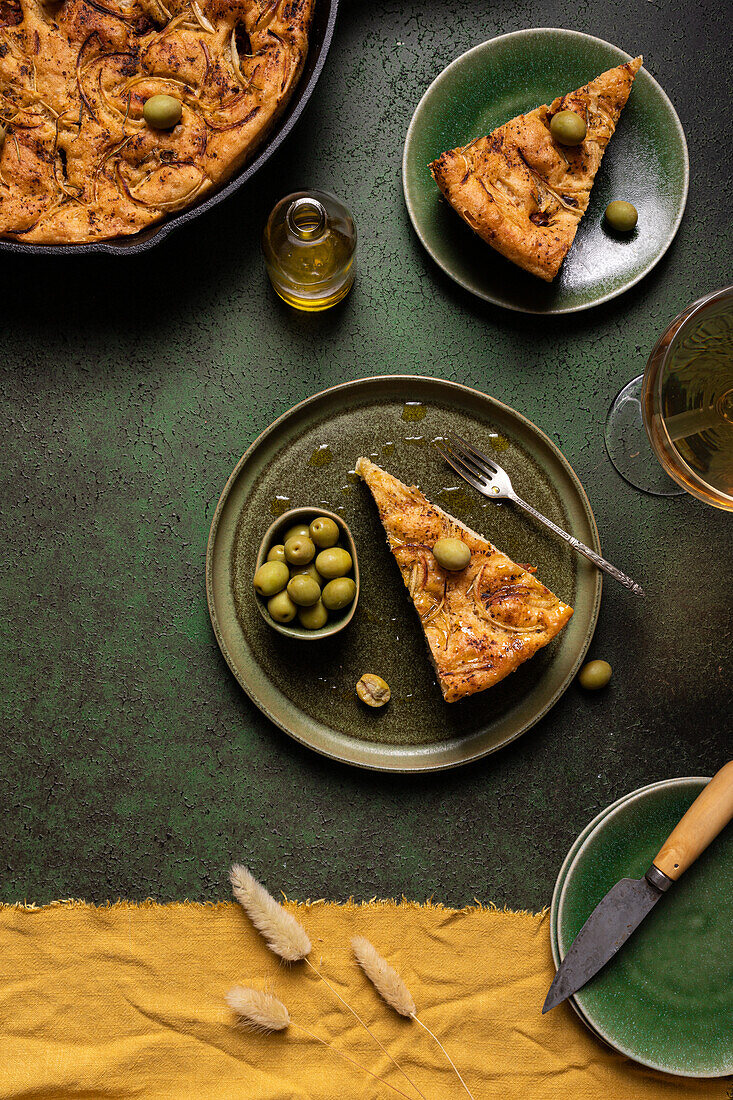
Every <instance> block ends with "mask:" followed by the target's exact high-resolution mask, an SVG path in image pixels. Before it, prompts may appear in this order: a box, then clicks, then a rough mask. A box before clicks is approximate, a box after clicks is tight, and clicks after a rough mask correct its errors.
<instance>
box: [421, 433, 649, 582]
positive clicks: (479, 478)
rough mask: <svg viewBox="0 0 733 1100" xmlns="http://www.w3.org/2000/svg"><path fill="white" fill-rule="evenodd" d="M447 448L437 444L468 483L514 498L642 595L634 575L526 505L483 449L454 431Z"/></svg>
mask: <svg viewBox="0 0 733 1100" xmlns="http://www.w3.org/2000/svg"><path fill="white" fill-rule="evenodd" d="M445 447H446V448H447V451H446V449H445V448H444V447H441V446H440V444H439V443H436V444H435V448H436V450H437V451H439V452H440V454H441V455H442V456H443V458H444V459H445V460H446V462H447V463H448V464H449V465H450V466H452V467H453V469H454V470H455V471H456V473H457V474H460V475H461V477H462V478H463V479H464V480H465V481H467V482H468V484H469V485H473V487H474V489H478V491H479V492H480V493H483V495H484V496H485V497H488V498H489V500H513V501H514V503H515V504H518V505H519V507H520V508H524V510H525V512H529V514H530V515H531V516H534V518H535V519H538V520H539V521H540V523H544V525H545V527H549V528H550V530H551V531H554V532H555V534H556V535H559V536H560V538H561V539H564V540H565V542H567V543H569V544H570V546H572V547H573V549H574V550H577V551H578V553H579V554H583V555H585V557H586V558H588V559H589V560H590V561H592V562H593V564H594V565H597V566H598V568H599V569H602V570H603V571H604V573H608V574H609V576H611V577H614V578H615V580H617V581H619V582H620V583H621V584H622V585H623V586H624V588H628V589H629V591H630V592H633V593H634V594H635V595H637V596H643V595H644V590H643V588H642V587H641V585H638V584H637V583H636V582H635V581H632V579H631V577H627V576H626V574H625V573H622V572H621V570H620V569H617V568H616V566H615V565H611V563H610V562H608V561H606V559H605V558H602V557H601V555H600V554H596V552H595V550H591V548H590V547H589V546H586V545H585V544H584V543H582V542H580V540H579V539H576V538H575V537H574V536H573V535H569V534H568V532H567V531H563V529H562V527H558V525H557V524H556V523H553V522H552V520H551V519H548V518H547V516H543V515H542V513H541V512H538V511H537V509H536V508H533V507H532V505H531V504H527V501H526V500H522V498H521V497H520V496H518V495H517V494H516V493H515V492H514V489H513V487H512V483H511V479H510V477H509V474H508V473H507V472H506V470H504V469H502V467H501V466H499V465H498V464H497V463H496V462H494V461H493V459H491V458H489V456H488V455H485V454H484V453H483V451H479V450H478V449H477V448H476V447H474V446H472V445H471V444H470V443H468V442H467V440H465V439H463V438H462V437H461V436H460V435H456V433H455V432H451V434H450V436H449V437H448V438H447V439H446V440H445Z"/></svg>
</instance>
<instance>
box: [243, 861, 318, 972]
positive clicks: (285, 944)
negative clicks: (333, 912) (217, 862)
mask: <svg viewBox="0 0 733 1100" xmlns="http://www.w3.org/2000/svg"><path fill="white" fill-rule="evenodd" d="M229 881H230V882H231V884H232V891H233V892H234V897H235V898H236V899H237V901H238V902H239V904H240V905H241V906H242V908H243V909H244V910H245V912H246V913H247V916H248V917H249V919H250V920H251V921H252V924H253V925H254V926H255V928H256V929H257V931H258V932H260V933H261V934H262V936H264V939H265V942H266V943H267V946H268V947H269V948H270V950H271V951H274V952H275V954H276V955H279V956H280V958H281V959H285V961H286V962H297V961H298V960H299V959H304V958H305V957H306V955H308V954H309V953H310V950H311V941H310V940H309V939H308V933H307V932H306V930H305V928H303V925H302V924H300V923H299V922H298V921H297V920H296V919H295V917H294V916H292V915H291V914H290V913H288V911H287V910H286V909H283V907H282V905H279V904H278V902H276V901H275V899H274V897H273V896H272V894H268V892H267V890H266V889H265V888H264V886H261V885H260V883H259V882H258V881H257V879H256V878H255V877H254V875H251V874H250V872H249V871H248V870H247V868H246V867H243V866H242V865H241V864H240V863H235V864H233V866H232V869H231V871H230V872H229Z"/></svg>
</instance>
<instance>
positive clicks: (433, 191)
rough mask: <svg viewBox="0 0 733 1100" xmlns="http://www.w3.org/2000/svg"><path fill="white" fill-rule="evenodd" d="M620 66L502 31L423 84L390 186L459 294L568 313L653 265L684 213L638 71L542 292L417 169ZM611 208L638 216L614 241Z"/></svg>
mask: <svg viewBox="0 0 733 1100" xmlns="http://www.w3.org/2000/svg"><path fill="white" fill-rule="evenodd" d="M631 56H636V55H630V54H627V53H624V52H623V50H620V49H618V47H616V46H613V45H611V44H610V43H609V42H604V41H603V40H602V39H600V38H594V37H593V36H592V35H588V34H582V33H581V32H579V31H573V30H565V29H562V28H553V27H543V28H536V29H531V30H522V31H514V32H513V33H511V34H505V35H501V36H500V37H499V38H492V39H491V40H490V41H488V42H483V43H481V44H480V45H478V46H475V47H474V48H473V49H471V50H468V52H467V53H464V54H463V55H462V56H461V57H458V58H456V60H455V61H453V62H452V63H451V64H450V65H448V67H447V68H446V69H444V70H443V72H442V73H440V75H439V76H438V77H437V78H436V79H435V80H434V81H433V83H432V84H431V85H430V87H429V88H428V90H427V91H426V92H425V94H424V96H423V97H422V99H421V100H420V103H419V104H418V106H417V109H416V110H415V113H414V115H413V118H412V122H411V123H410V126H409V129H408V131H407V138H406V141H405V149H404V155H403V160H402V183H403V188H404V193H405V201H406V203H407V210H408V213H409V215H410V220H411V221H412V224H413V226H414V228H415V231H416V233H417V235H418V237H419V239H420V241H421V242H422V244H423V245H424V247H425V248H426V250H427V251H428V253H429V254H430V255H431V256H432V258H433V259H434V260H435V262H436V263H437V264H438V265H439V266H440V267H441V268H442V269H443V271H444V272H445V273H446V274H447V275H449V276H450V277H451V278H452V279H453V280H455V282H457V283H458V284H459V285H460V286H462V287H464V288H465V289H466V290H470V291H471V292H472V293H473V294H476V295H478V297H479V298H483V299H485V300H486V301H488V302H493V303H494V304H495V305H499V306H503V307H505V308H507V309H513V310H518V311H520V312H524V313H573V312H576V311H577V310H582V309H589V308H590V307H591V306H595V305H599V304H600V303H601V302H605V301H607V300H608V299H610V298H614V297H616V296H617V295H618V294H622V293H623V292H624V291H626V290H628V289H629V288H630V287H632V286H634V285H635V283H637V282H638V281H639V280H640V279H641V278H643V277H644V275H646V274H647V273H648V272H649V271H651V269H652V268H653V267H654V265H655V264H656V263H658V261H659V260H660V259H661V258H662V256H663V255H664V253H665V252H666V251H667V249H668V248H669V246H670V244H671V243H672V241H673V239H674V236H675V234H676V232H677V229H678V228H679V225H680V222H681V220H682V215H683V213H684V209H685V203H686V202H687V190H688V182H689V161H688V154H687V143H686V141H685V135H684V131H683V129H682V124H681V123H680V120H679V118H678V117H677V113H676V111H675V109H674V107H673V106H672V104H671V102H670V100H669V99H668V97H667V95H666V94H665V92H664V91H663V90H662V88H661V87H660V86H659V84H658V83H657V82H656V80H654V78H653V77H652V76H651V75H650V73H649V72H648V71H647V69H646V67H642V68H641V69H640V70H639V72H638V73H637V75H636V79H635V80H634V84H633V87H632V90H631V95H630V96H629V101H628V103H627V104H626V106H625V107H624V110H623V112H622V114H621V118H620V120H619V124H618V126H617V128H616V132H615V133H614V135H613V137H612V138H611V141H610V142H609V144H608V148H607V150H606V152H605V155H604V157H603V161H602V163H601V166H600V168H599V170H598V174H597V176H596V179H595V183H594V186H593V190H592V192H591V198H590V203H589V206H588V209H587V211H586V213H585V215H584V216H583V218H582V220H581V222H580V226H579V228H578V232H577V235H576V238H575V241H574V242H573V246H572V248H571V249H570V252H569V253H568V256H567V257H566V259H565V261H564V263H563V265H562V267H561V268H560V272H559V274H558V275H557V277H556V278H555V280H554V282H552V283H545V282H543V281H542V280H541V279H538V278H536V277H535V276H533V275H530V274H529V273H528V272H526V271H523V270H522V269H521V268H519V267H517V266H516V265H515V264H513V263H511V262H510V261H509V260H506V259H504V257H503V256H500V255H499V253H498V252H496V251H495V250H494V249H492V248H491V247H490V246H489V245H488V244H486V243H485V242H484V241H482V240H481V239H480V238H479V237H478V236H477V235H476V234H475V233H474V232H472V230H471V229H470V228H469V227H468V226H467V225H466V224H465V223H464V222H463V221H462V219H461V218H460V217H459V216H458V214H456V212H455V211H454V210H453V209H451V207H450V205H449V204H448V203H447V202H446V201H445V199H444V198H443V197H442V195H441V193H440V191H439V189H438V186H437V184H436V183H435V181H434V180H433V178H432V176H431V174H430V170H429V168H428V164H429V163H430V162H431V161H433V160H435V159H436V157H438V156H439V155H440V154H441V153H442V152H444V151H445V150H447V149H452V148H455V147H456V146H458V145H465V144H467V143H468V142H469V141H471V140H472V139H473V138H475V137H479V136H480V135H483V134H488V133H491V131H492V130H494V129H496V127H497V126H500V125H502V124H503V123H505V122H507V121H508V120H509V119H511V118H514V117H515V116H516V115H518V114H520V113H522V112H526V111H529V110H532V109H533V108H535V107H538V106H539V105H540V104H542V103H551V102H552V100H553V99H554V98H555V97H556V96H558V95H564V94H566V93H568V92H571V91H573V90H574V89H575V88H578V87H581V86H582V85H583V84H586V83H587V82H588V81H589V80H592V79H593V78H594V77H596V76H598V75H599V74H600V73H602V72H604V71H605V70H606V69H610V68H613V67H614V66H616V65H619V64H623V63H624V62H625V61H628V60H630V58H631ZM650 62H651V63H652V65H653V58H651V59H650ZM613 199H625V200H626V201H628V202H631V203H633V205H634V206H635V207H636V208H637V210H638V211H639V223H638V226H637V228H636V229H635V230H634V232H633V233H631V234H628V235H621V234H614V233H613V232H612V231H609V230H608V229H607V228H606V227H605V226H604V222H603V212H604V210H605V208H606V206H607V205H608V203H609V202H611V201H612V200H613Z"/></svg>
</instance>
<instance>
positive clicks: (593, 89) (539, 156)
mask: <svg viewBox="0 0 733 1100" xmlns="http://www.w3.org/2000/svg"><path fill="white" fill-rule="evenodd" d="M641 62H642V59H641V57H637V58H635V60H634V61H627V62H626V64H625V65H619V66H618V67H617V68H615V69H609V70H608V72H605V73H602V74H601V75H600V76H597V77H596V79H595V80H591V82H590V84H586V85H584V87H582V88H578V89H577V91H575V92H570V93H569V95H566V96H562V97H561V98H559V99H556V100H555V101H554V103H552V104H551V106H549V107H548V106H546V105H543V106H542V107H537V108H535V110H534V111H530V112H529V114H526V115H518V116H517V117H516V118H513V119H511V121H510V122H506V123H505V124H504V125H503V126H500V127H499V128H498V129H497V130H494V132H493V133H492V134H489V136H488V137H479V138H476V139H475V141H472V142H470V143H469V144H468V145H464V146H463V147H462V148H460V149H451V151H450V152H448V153H443V154H442V155H441V156H439V157H438V159H437V160H436V161H433V163H432V164H431V165H430V171H431V172H432V173H433V178H434V179H435V182H436V183H437V185H438V187H439V188H440V190H441V191H442V192H443V194H444V195H445V197H446V198H447V200H448V202H449V203H450V204H451V206H453V207H454V209H455V210H456V211H457V212H458V213H459V214H460V216H461V217H462V218H463V220H464V221H465V222H467V223H468V225H470V226H471V228H472V229H474V230H475V231H476V232H477V233H478V235H479V237H482V238H483V240H485V241H487V242H488V244H490V245H491V247H492V248H495V249H496V251H497V252H501V254H502V256H506V258H507V259H508V260H512V261H513V262H514V263H515V264H518V265H519V266H520V267H523V268H524V269H525V270H526V271H529V272H531V273H532V274H533V275H538V276H539V277H540V279H545V280H546V282H548V283H549V282H552V280H553V279H554V278H555V276H556V275H557V273H558V271H559V269H560V264H561V263H562V262H563V260H564V259H565V257H566V255H567V253H568V250H569V248H570V246H571V244H572V243H573V240H574V238H575V234H576V231H577V229H578V224H579V222H580V219H581V218H582V217H583V214H584V213H585V211H586V209H587V207H588V199H589V198H590V191H591V187H592V186H593V180H594V179H595V175H596V172H597V171H598V166H599V165H600V163H601V158H602V157H603V154H604V152H605V149H606V146H607V145H608V142H609V141H610V139H611V137H612V136H613V132H614V130H615V129H616V123H617V122H618V120H619V116H620V114H621V111H622V110H623V108H624V105H625V103H626V100H627V99H628V98H629V92H630V91H631V85H632V83H633V81H634V77H635V76H636V73H637V72H638V70H639V69H640V68H641ZM558 111H575V112H576V113H577V114H580V115H582V116H583V118H584V119H585V123H586V126H587V128H588V132H587V134H586V137H585V140H584V141H583V142H582V143H581V144H580V145H574V146H570V145H560V144H559V143H558V142H556V141H555V140H554V139H553V137H552V134H551V132H550V121H551V119H552V117H553V115H555V114H557V112H558Z"/></svg>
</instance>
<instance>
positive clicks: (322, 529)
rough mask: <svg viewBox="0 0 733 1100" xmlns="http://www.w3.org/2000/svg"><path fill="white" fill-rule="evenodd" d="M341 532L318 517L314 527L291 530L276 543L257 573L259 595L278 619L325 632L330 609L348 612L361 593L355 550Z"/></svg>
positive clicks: (256, 588)
mask: <svg viewBox="0 0 733 1100" xmlns="http://www.w3.org/2000/svg"><path fill="white" fill-rule="evenodd" d="M340 534H341V532H340V531H339V528H338V525H337V524H336V523H335V522H334V520H332V519H330V518H329V517H328V516H318V517H317V518H316V519H314V520H313V522H312V523H311V524H310V525H308V524H306V523H298V524H296V525H295V526H294V527H290V528H288V530H287V531H286V532H285V534H284V535H283V540H282V542H277V543H275V544H274V545H273V546H271V547H270V549H269V551H268V554H267V560H266V561H265V562H264V564H263V565H261V566H260V567H259V569H258V570H257V572H256V573H255V575H254V587H255V592H256V593H257V595H258V596H261V597H262V599H263V600H267V610H268V611H269V613H270V615H271V616H272V618H273V619H274V620H275V622H277V623H290V622H292V621H293V619H294V618H295V617H296V615H297V617H298V622H299V623H300V625H301V626H303V627H305V628H306V630H320V628H321V627H322V626H325V625H326V623H327V622H328V616H329V612H339V611H343V610H345V609H346V608H347V607H349V606H350V604H352V603H353V601H354V597H355V596H356V583H355V581H354V579H353V577H351V576H349V574H350V573H351V572H352V570H353V567H354V563H353V561H352V559H351V554H350V553H349V551H348V550H345V549H344V548H343V546H339V537H340Z"/></svg>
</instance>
